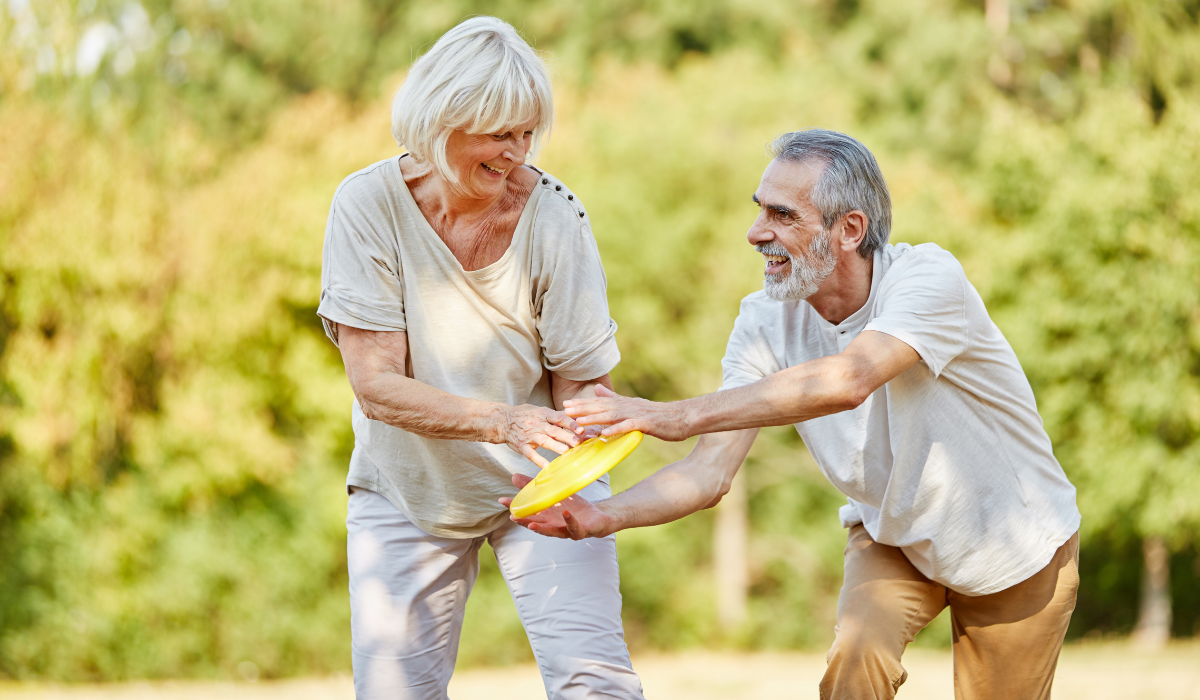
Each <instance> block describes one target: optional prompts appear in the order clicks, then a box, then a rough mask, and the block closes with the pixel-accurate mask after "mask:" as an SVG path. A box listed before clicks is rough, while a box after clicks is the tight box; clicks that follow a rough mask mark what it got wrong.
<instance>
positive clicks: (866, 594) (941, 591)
mask: <svg viewBox="0 0 1200 700" xmlns="http://www.w3.org/2000/svg"><path fill="white" fill-rule="evenodd" d="M945 601H946V589H945V588H944V587H943V586H941V585H940V584H937V583H934V582H933V581H930V580H929V579H928V578H926V577H925V576H924V575H923V574H921V572H919V571H917V569H916V568H915V567H914V566H913V565H912V563H911V562H909V561H908V559H907V558H906V557H905V556H904V553H903V552H901V551H900V549H899V548H897V547H891V546H888V545H882V544H879V543H878V542H876V541H875V540H873V539H871V536H870V535H869V534H868V533H867V531H866V528H864V527H863V526H862V525H855V526H854V527H852V528H851V529H850V533H849V537H848V541H847V544H846V554H845V576H844V578H843V582H842V590H841V593H840V594H839V595H838V612H837V626H836V627H835V628H834V630H835V634H836V636H835V639H834V642H833V647H832V648H831V649H830V650H829V655H828V660H829V668H828V669H827V670H826V673H825V677H824V678H823V679H822V681H821V696H822V697H829V698H856V697H892V696H893V695H894V694H895V692H896V689H897V688H898V687H899V686H900V684H901V683H903V682H904V679H905V678H906V677H907V674H906V673H905V671H904V667H903V666H902V665H901V664H900V657H901V655H902V654H903V653H904V648H905V647H906V646H907V645H908V643H909V642H911V641H912V640H913V638H914V637H915V636H916V634H917V632H919V631H921V629H922V628H924V627H925V625H927V624H929V621H930V620H932V619H933V618H934V617H936V616H937V614H938V613H939V612H940V611H941V610H942V608H944V607H945V605H946V602H945Z"/></svg>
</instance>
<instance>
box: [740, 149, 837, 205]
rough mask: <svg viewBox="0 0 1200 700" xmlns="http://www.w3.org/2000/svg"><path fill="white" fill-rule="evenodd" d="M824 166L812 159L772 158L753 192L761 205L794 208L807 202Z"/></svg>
mask: <svg viewBox="0 0 1200 700" xmlns="http://www.w3.org/2000/svg"><path fill="white" fill-rule="evenodd" d="M822 170H824V167H823V165H822V164H820V163H814V162H812V161H807V162H797V161H784V160H773V161H771V162H770V163H769V164H768V165H767V169H766V170H764V171H763V175H762V181H761V182H759V183H758V190H757V191H755V193H754V198H755V200H756V201H757V202H758V203H759V204H761V205H764V206H766V205H768V204H777V205H784V206H787V207H789V208H796V207H799V206H801V205H803V204H805V203H807V202H808V195H809V193H810V192H811V191H812V186H813V185H814V184H815V183H816V180H817V178H818V177H819V176H820V174H821V171H822Z"/></svg>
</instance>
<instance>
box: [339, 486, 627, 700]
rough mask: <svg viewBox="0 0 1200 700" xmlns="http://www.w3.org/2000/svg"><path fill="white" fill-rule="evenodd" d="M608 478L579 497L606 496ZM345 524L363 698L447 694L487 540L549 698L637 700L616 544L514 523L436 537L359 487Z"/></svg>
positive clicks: (425, 699)
mask: <svg viewBox="0 0 1200 700" xmlns="http://www.w3.org/2000/svg"><path fill="white" fill-rule="evenodd" d="M610 494H611V491H610V490H609V487H608V485H607V484H603V483H599V482H597V483H594V484H592V485H590V486H588V487H587V488H586V489H584V490H583V491H582V492H581V495H583V496H584V497H585V498H587V499H589V500H593V501H594V500H599V499H602V498H607V497H608V496H609V495H610ZM347 510H348V512H347V515H346V529H347V530H348V535H349V537H348V541H347V548H348V552H347V553H348V557H349V559H348V564H349V569H350V628H351V643H352V655H353V663H354V691H355V694H356V696H357V698H358V699H359V700H445V698H447V697H448V696H447V695H446V687H447V685H448V684H449V683H450V674H451V673H452V672H453V670H454V661H455V657H456V656H457V655H458V641H459V635H460V633H461V632H462V623H463V613H464V611H465V610H466V605H467V596H468V595H470V593H471V587H472V586H473V585H474V584H475V578H476V577H477V576H478V574H479V548H480V547H481V546H483V541H484V540H485V539H486V540H487V541H488V543H489V544H491V546H492V549H493V550H494V551H495V552H496V560H497V561H498V562H499V564H500V571H501V573H503V575H504V580H505V581H506V582H507V583H508V589H509V592H510V593H511V594H512V597H513V601H514V602H515V603H516V605H517V612H518V613H519V614H520V616H521V623H522V624H523V625H524V626H525V632H526V633H527V634H528V635H529V643H530V645H531V646H532V647H533V655H534V657H535V658H536V659H537V664H538V667H539V668H540V669H541V672H542V679H543V681H544V682H545V684H546V696H547V697H548V698H550V700H577V699H582V698H629V699H637V700H641V698H642V685H641V681H640V680H639V679H638V676H637V674H636V673H634V672H633V668H632V666H631V664H630V663H629V650H628V649H627V648H626V646H625V637H624V633H623V630H622V627H621V592H620V588H619V580H618V574H617V545H616V540H615V538H613V537H612V536H609V537H607V538H605V539H588V540H583V541H579V542H575V541H572V540H559V539H552V538H549V537H543V536H542V535H538V534H536V533H533V532H530V531H528V530H526V529H525V528H523V527H521V526H519V525H517V524H515V523H512V522H506V523H505V524H504V525H502V526H500V527H499V528H497V529H496V530H493V531H492V532H491V533H489V534H487V535H485V536H482V537H477V538H473V539H449V538H445V537H436V536H434V535H430V534H429V533H427V532H425V531H424V530H422V529H420V528H419V527H417V526H416V525H414V524H412V523H411V522H410V521H409V520H408V519H407V518H405V517H404V515H403V514H402V513H400V511H399V510H397V509H396V507H395V506H393V505H392V504H391V502H390V501H388V500H387V499H386V498H384V497H383V496H381V495H379V494H377V493H375V492H374V491H369V490H367V489H361V488H353V489H352V492H351V494H350V499H349V504H348V509H347Z"/></svg>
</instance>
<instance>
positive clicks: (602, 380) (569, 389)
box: [550, 372, 613, 411]
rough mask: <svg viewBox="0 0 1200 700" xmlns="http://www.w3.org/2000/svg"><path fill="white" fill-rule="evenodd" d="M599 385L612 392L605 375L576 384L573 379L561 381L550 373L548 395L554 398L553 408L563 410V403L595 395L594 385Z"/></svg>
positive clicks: (610, 383)
mask: <svg viewBox="0 0 1200 700" xmlns="http://www.w3.org/2000/svg"><path fill="white" fill-rule="evenodd" d="M597 384H599V385H601V386H603V387H604V388H605V389H608V390H609V391H612V390H613V385H612V380H611V379H609V377H608V375H607V374H605V375H603V376H600V377H596V378H595V379H588V380H586V381H582V382H577V381H575V380H573V379H563V378H562V377H560V376H558V375H557V374H555V373H554V372H551V373H550V393H551V394H552V395H553V396H554V407H555V408H557V409H558V410H560V411H561V410H562V409H563V401H568V400H570V399H586V398H590V397H592V396H595V395H596V385H597Z"/></svg>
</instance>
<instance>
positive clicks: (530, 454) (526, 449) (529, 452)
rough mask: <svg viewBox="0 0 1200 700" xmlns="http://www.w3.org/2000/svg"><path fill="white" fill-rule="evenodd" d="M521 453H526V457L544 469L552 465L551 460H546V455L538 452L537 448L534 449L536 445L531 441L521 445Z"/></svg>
mask: <svg viewBox="0 0 1200 700" xmlns="http://www.w3.org/2000/svg"><path fill="white" fill-rule="evenodd" d="M521 454H523V455H525V459H527V460H529V461H530V462H533V463H534V464H536V465H538V466H539V467H541V468H542V469H545V468H546V467H548V466H550V462H548V461H546V458H545V457H543V456H541V455H540V454H538V452H537V450H536V449H534V446H533V445H531V444H530V443H525V444H524V445H521Z"/></svg>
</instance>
